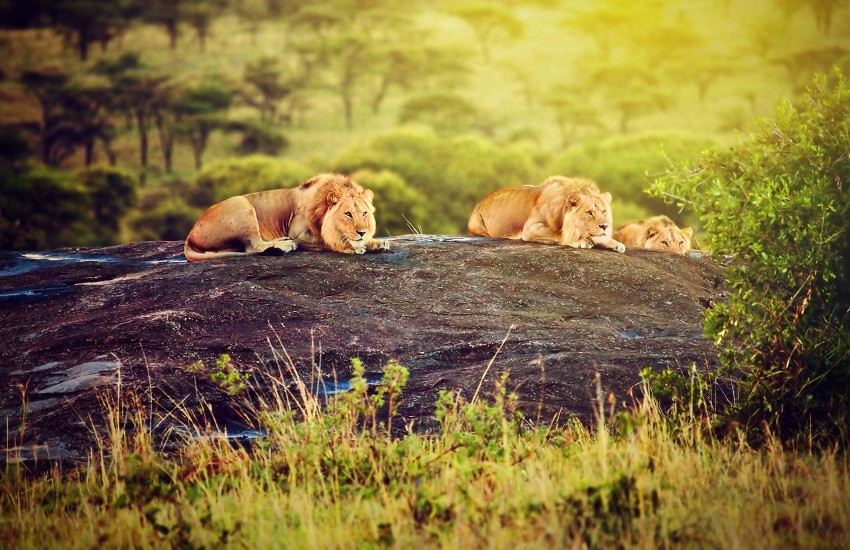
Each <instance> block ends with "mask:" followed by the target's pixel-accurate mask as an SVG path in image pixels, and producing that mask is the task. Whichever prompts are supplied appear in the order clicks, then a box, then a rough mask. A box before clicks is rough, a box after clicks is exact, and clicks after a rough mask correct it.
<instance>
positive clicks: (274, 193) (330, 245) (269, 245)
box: [183, 174, 388, 262]
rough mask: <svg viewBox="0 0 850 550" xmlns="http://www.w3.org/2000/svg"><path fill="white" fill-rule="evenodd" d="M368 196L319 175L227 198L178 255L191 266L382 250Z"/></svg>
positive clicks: (346, 181) (338, 178) (344, 181)
mask: <svg viewBox="0 0 850 550" xmlns="http://www.w3.org/2000/svg"><path fill="white" fill-rule="evenodd" d="M374 213H375V207H374V206H372V191H370V190H369V189H363V188H362V187H361V186H360V185H359V184H357V183H356V182H355V181H354V180H352V179H350V178H347V177H345V176H343V175H341V174H320V175H318V176H316V177H314V178H312V179H310V180H307V181H305V182H304V183H302V184H301V185H299V186H298V187H296V188H294V189H273V190H271V191H261V192H259V193H250V194H248V195H240V196H238V197H231V198H229V199H227V200H224V201H222V202H220V203H218V204H214V205H212V206H211V207H210V208H209V209H208V210H207V211H206V212H205V213H204V214H203V215H202V216H201V217H200V219H199V220H198V221H197V222H195V226H194V227H192V230H191V231H190V232H189V236H188V237H186V242H185V245H184V247H183V252H184V254H185V255H186V259H188V260H189V261H192V262H197V261H203V260H212V259H216V258H227V257H230V256H242V255H245V254H246V253H247V254H259V253H263V252H270V251H274V252H277V253H282V252H291V251H293V250H295V249H296V248H298V247H303V248H307V249H311V250H328V249H329V250H334V251H337V252H343V253H346V254H363V253H364V252H366V251H373V250H385V249H387V248H388V245H387V243H386V241H378V240H375V239H374V235H375V216H374Z"/></svg>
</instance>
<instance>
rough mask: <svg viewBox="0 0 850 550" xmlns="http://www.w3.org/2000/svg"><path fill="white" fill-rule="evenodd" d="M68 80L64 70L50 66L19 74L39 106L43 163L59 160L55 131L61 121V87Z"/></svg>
mask: <svg viewBox="0 0 850 550" xmlns="http://www.w3.org/2000/svg"><path fill="white" fill-rule="evenodd" d="M68 80H69V77H68V75H67V74H66V73H65V72H64V71H62V70H60V69H57V68H52V67H48V68H44V69H38V70H31V71H24V72H23V73H22V74H21V80H20V81H21V84H23V85H24V87H25V88H26V89H27V90H29V91H30V92H31V93H32V94H33V95H34V96H35V98H36V100H37V101H38V104H39V107H41V123H40V125H39V134H40V136H39V137H40V141H41V161H42V162H43V163H44V164H49V165H56V164H58V163H59V162H60V161H61V158H58V156H59V155H58V154H57V151H56V147H57V145H58V142H57V140H56V131H57V129H58V127H59V124H60V122H61V109H60V105H61V98H62V89H63V87H64V86H65V85H66V84H67V83H68Z"/></svg>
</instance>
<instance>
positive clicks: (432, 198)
mask: <svg viewBox="0 0 850 550" xmlns="http://www.w3.org/2000/svg"><path fill="white" fill-rule="evenodd" d="M334 169H335V170H338V171H341V172H345V173H352V172H355V171H357V170H361V169H368V170H372V171H382V170H389V171H391V172H394V173H396V174H398V175H399V176H401V177H402V178H403V179H404V181H405V182H407V184H408V185H410V186H411V187H413V188H415V189H417V190H420V191H421V192H422V194H423V195H425V196H427V197H428V199H429V201H428V211H427V219H426V221H425V222H424V223H423V224H422V229H423V231H424V232H426V233H429V232H430V233H442V232H452V233H457V232H465V229H466V221H467V218H468V217H469V213H470V212H471V211H472V208H473V207H474V206H475V203H476V202H478V201H479V200H480V199H481V198H482V197H483V196H485V195H486V194H487V193H489V192H491V191H493V190H494V189H496V188H498V187H502V186H508V185H522V184H528V183H537V179H541V180H542V177H540V176H539V175H538V173H537V172H538V169H537V168H536V166H535V163H534V161H533V160H532V159H531V158H530V156H529V154H528V153H527V151H526V150H524V149H523V148H521V147H500V146H498V145H496V144H494V143H493V142H491V141H489V140H487V139H484V138H480V137H476V136H460V137H455V138H452V139H441V138H439V137H438V136H437V135H436V134H435V133H434V132H433V131H430V130H421V129H409V128H404V129H397V130H392V131H389V132H386V133H384V134H381V135H379V136H378V137H376V138H374V139H372V140H369V141H368V142H366V143H362V144H359V145H355V146H353V147H349V148H348V149H347V150H345V151H343V153H342V154H341V155H340V156H339V157H338V158H337V159H336V160H335V161H334Z"/></svg>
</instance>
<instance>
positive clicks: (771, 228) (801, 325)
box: [654, 76, 850, 441]
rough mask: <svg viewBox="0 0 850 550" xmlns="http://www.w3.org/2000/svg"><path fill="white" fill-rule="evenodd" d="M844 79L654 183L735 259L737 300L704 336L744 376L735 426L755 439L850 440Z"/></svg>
mask: <svg viewBox="0 0 850 550" xmlns="http://www.w3.org/2000/svg"><path fill="white" fill-rule="evenodd" d="M836 78H837V83H835V84H830V83H829V82H828V80H827V79H826V78H825V77H819V78H818V79H817V80H816V81H815V84H814V86H813V87H812V88H811V89H810V90H809V93H808V94H807V95H806V97H805V98H804V99H802V100H801V101H800V102H799V103H798V104H797V105H796V106H794V105H791V104H783V105H782V107H781V108H780V109H779V111H778V113H777V115H776V117H775V118H774V119H772V120H768V121H763V122H762V123H761V124H760V126H759V127H758V128H757V130H756V131H755V133H754V135H753V137H752V139H751V140H750V141H747V142H743V143H739V144H738V145H736V146H735V147H733V148H731V149H728V150H723V151H714V152H710V153H707V154H706V155H705V156H704V158H703V160H702V161H701V162H700V163H699V164H697V165H696V166H694V167H692V168H689V169H687V170H683V171H681V172H679V171H676V172H671V173H669V174H668V175H666V176H665V177H663V178H661V179H660V180H658V181H657V182H656V183H655V185H654V191H655V192H656V194H659V195H660V194H662V193H669V194H671V195H675V196H677V197H680V198H681V202H680V204H687V205H690V206H692V207H693V208H694V209H695V210H696V211H697V212H698V213H699V215H700V218H701V220H702V223H703V225H704V227H705V230H706V232H707V237H708V239H709V245H710V246H711V247H712V248H713V249H714V250H715V251H716V252H717V253H720V254H725V255H730V256H731V257H732V258H733V262H732V265H731V266H730V267H729V269H728V270H727V271H726V283H727V285H728V288H729V298H728V300H727V301H726V302H725V303H721V304H716V305H715V307H714V308H712V309H711V310H709V311H708V314H707V317H706V324H705V327H706V334H707V336H709V337H710V338H713V339H714V340H715V341H716V343H717V344H718V345H719V346H721V349H722V352H721V359H722V362H723V365H724V368H725V369H728V370H729V371H731V372H732V373H733V374H734V375H735V377H737V378H739V384H740V392H739V398H738V400H737V402H736V403H734V404H733V405H732V409H731V413H732V415H731V418H732V419H733V421H735V422H738V423H741V424H742V425H743V426H745V427H746V428H747V429H748V431H749V433H750V435H752V436H755V437H758V436H760V435H761V434H762V433H763V427H764V426H765V425H766V426H767V427H769V428H771V429H772V430H774V432H775V433H779V434H781V436H783V437H784V438H789V439H801V440H802V439H805V440H808V441H812V440H821V441H832V440H835V439H836V438H841V439H844V440H845V441H846V438H847V436H848V435H850V433H848V431H847V430H848V427H850V407H848V399H850V191H848V189H847V186H848V182H850V158H848V151H850V148H848V146H850V124H848V121H850V90H849V89H848V88H847V85H846V83H845V82H844V80H843V78H842V77H840V76H837V77H836Z"/></svg>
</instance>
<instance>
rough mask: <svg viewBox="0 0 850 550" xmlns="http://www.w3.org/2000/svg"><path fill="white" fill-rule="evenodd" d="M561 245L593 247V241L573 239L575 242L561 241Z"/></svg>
mask: <svg viewBox="0 0 850 550" xmlns="http://www.w3.org/2000/svg"><path fill="white" fill-rule="evenodd" d="M560 244H561V246H569V247H570V248H593V243H592V242H588V241H584V240H581V241H573V242H561V243H560Z"/></svg>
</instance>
